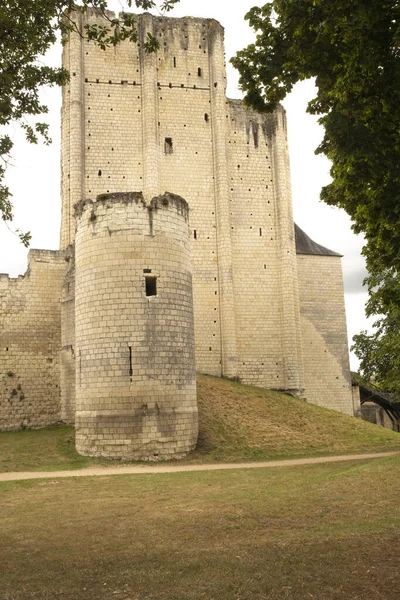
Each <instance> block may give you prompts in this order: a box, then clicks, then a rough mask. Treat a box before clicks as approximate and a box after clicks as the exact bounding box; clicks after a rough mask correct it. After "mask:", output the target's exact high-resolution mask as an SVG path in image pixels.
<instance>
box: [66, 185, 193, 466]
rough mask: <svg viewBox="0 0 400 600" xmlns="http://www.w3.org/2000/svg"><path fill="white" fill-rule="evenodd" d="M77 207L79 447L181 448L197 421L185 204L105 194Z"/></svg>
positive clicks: (103, 452) (131, 453)
mask: <svg viewBox="0 0 400 600" xmlns="http://www.w3.org/2000/svg"><path fill="white" fill-rule="evenodd" d="M77 211H78V212H77V215H78V216H77V224H78V228H77V235H76V277H75V281H76V287H75V290H76V291H75V321H76V335H75V355H76V440H77V449H78V451H79V452H80V453H82V454H87V455H91V456H106V457H112V458H125V459H143V460H158V459H168V458H173V457H180V456H183V455H184V454H186V453H187V452H188V451H189V450H191V449H192V448H194V446H195V444H196V440H197V430H198V425H197V403H196V369H195V361H194V330H193V299H192V277H191V269H190V245H189V229H188V207H187V204H186V202H185V201H184V200H183V199H182V198H180V197H179V196H175V195H171V194H165V195H163V196H161V197H159V198H154V199H153V200H152V201H151V203H150V204H149V205H146V204H145V202H144V200H143V195H142V194H141V193H130V194H108V195H107V194H106V195H105V196H103V197H98V198H97V202H91V201H86V202H84V203H81V205H78V207H77Z"/></svg>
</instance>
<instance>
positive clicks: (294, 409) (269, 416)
mask: <svg viewBox="0 0 400 600" xmlns="http://www.w3.org/2000/svg"><path fill="white" fill-rule="evenodd" d="M198 401H199V415H200V435H199V444H198V448H197V449H196V450H195V452H193V453H191V454H190V456H188V457H187V458H186V459H185V462H211V461H215V460H221V461H240V460H268V459H273V458H280V457H282V458H295V457H296V456H317V455H324V454H346V453H353V452H354V453H360V452H378V451H384V450H400V434H398V433H394V432H392V431H389V430H387V429H383V428H381V427H378V426H376V425H372V424H370V423H366V422H364V421H361V420H360V419H354V418H352V417H348V416H346V415H342V414H339V413H337V412H333V411H329V410H326V409H324V408H320V407H318V406H314V405H311V404H306V403H305V402H303V401H301V400H297V399H296V398H292V397H290V396H286V395H285V394H280V393H278V392H272V391H270V390H263V389H260V388H254V387H251V386H246V385H241V384H238V383H233V382H230V381H226V380H224V379H219V378H217V377H208V376H204V375H199V377H198ZM99 462H100V461H94V460H92V459H88V458H84V457H81V456H79V455H78V454H77V453H76V452H75V449H74V440H73V429H72V428H70V427H60V428H53V429H45V430H41V431H19V432H7V433H0V471H24V470H26V471H33V470H58V469H76V468H82V467H85V466H88V465H90V464H98V463H99ZM108 464H109V463H108Z"/></svg>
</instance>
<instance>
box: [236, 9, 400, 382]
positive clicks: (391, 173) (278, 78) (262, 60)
mask: <svg viewBox="0 0 400 600" xmlns="http://www.w3.org/2000/svg"><path fill="white" fill-rule="evenodd" d="M246 18H247V19H248V20H249V23H250V25H251V26H252V27H253V28H254V30H255V31H256V32H257V38H256V42H255V43H254V44H252V45H250V46H248V47H247V48H245V49H244V50H243V51H241V52H239V53H238V54H237V56H236V57H235V58H234V59H233V60H232V62H233V64H234V66H235V67H236V68H237V69H238V70H239V72H240V84H241V87H242V89H243V90H244V92H245V94H246V98H245V102H246V103H247V104H248V105H250V106H252V107H254V108H256V109H257V110H260V111H271V110H273V109H274V108H275V107H276V105H277V103H278V102H279V101H281V100H282V99H283V98H284V97H285V96H286V94H288V93H289V92H290V91H291V90H292V88H293V86H294V84H295V83H297V82H298V81H301V80H304V79H308V78H311V77H314V78H315V83H316V88H317V95H316V97H315V98H314V99H313V100H311V102H309V104H308V108H307V110H308V112H309V113H311V114H314V115H319V123H320V124H321V125H322V126H323V127H324V130H325V133H324V138H323V140H322V142H321V144H320V146H319V147H318V148H317V149H316V153H317V154H325V155H326V156H327V157H328V158H329V159H330V161H331V163H332V167H331V176H332V182H331V183H330V184H329V185H328V186H326V187H324V188H323V189H322V191H321V199H322V200H323V201H325V202H326V203H327V204H330V205H333V206H337V207H340V208H344V209H345V211H346V212H347V213H348V214H349V215H350V217H351V219H352V227H353V229H354V231H355V232H356V233H360V232H363V233H364V235H365V238H366V245H365V247H364V249H363V254H364V255H365V258H366V263H367V269H368V271H369V274H370V275H369V277H368V278H367V280H366V283H367V284H368V289H369V293H370V299H369V302H368V304H367V315H368V316H371V315H378V316H379V318H378V320H377V322H376V324H375V327H376V332H375V333H374V334H373V335H372V336H368V335H367V334H366V333H365V332H362V333H361V334H359V335H358V336H356V337H355V346H354V349H355V352H356V354H357V355H358V357H359V358H361V369H362V370H363V371H364V374H366V375H371V374H372V373H375V374H376V375H377V376H378V378H379V381H380V384H381V385H382V384H383V385H386V387H389V388H391V389H394V388H397V389H399V390H400V376H399V375H398V373H399V372H400V370H399V367H400V358H399V357H400V322H399V319H400V275H399V273H400V251H399V249H400V2H399V0H335V1H334V2H332V0H272V2H270V3H268V4H266V5H265V6H263V7H262V8H259V7H255V8H253V9H252V10H251V11H250V12H249V13H248V14H247V15H246Z"/></svg>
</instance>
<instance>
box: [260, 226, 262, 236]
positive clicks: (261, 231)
mask: <svg viewBox="0 0 400 600" xmlns="http://www.w3.org/2000/svg"><path fill="white" fill-rule="evenodd" d="M260 235H262V229H261V227H260Z"/></svg>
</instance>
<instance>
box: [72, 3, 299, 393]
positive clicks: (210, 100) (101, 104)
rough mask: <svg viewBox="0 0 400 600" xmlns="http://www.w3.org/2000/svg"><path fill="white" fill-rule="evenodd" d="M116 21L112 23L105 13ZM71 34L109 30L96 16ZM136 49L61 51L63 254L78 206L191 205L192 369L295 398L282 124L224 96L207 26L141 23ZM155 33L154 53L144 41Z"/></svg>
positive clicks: (214, 28)
mask: <svg viewBox="0 0 400 600" xmlns="http://www.w3.org/2000/svg"><path fill="white" fill-rule="evenodd" d="M110 16H113V15H111V14H110ZM79 18H80V21H79V22H78V27H79V28H80V29H81V31H82V32H84V26H85V24H86V23H99V24H101V23H102V22H103V18H102V17H99V16H98V14H97V13H96V12H95V11H93V10H92V11H88V13H86V14H85V15H84V16H80V17H79ZM137 28H138V33H139V41H138V44H137V45H135V44H132V43H130V42H126V43H122V44H121V45H119V46H117V47H115V48H110V49H107V50H106V51H103V50H101V49H100V48H99V47H97V46H96V45H94V44H93V43H91V42H88V41H86V40H85V39H84V36H82V37H81V36H79V35H78V34H72V35H71V39H70V41H69V43H68V44H67V46H66V47H65V50H64V66H65V67H66V68H67V69H68V70H69V72H70V75H71V81H70V85H69V87H67V88H65V90H64V101H63V114H62V121H63V131H62V139H63V141H62V144H63V153H62V193H63V215H62V229H61V246H62V247H63V248H65V247H67V246H68V245H69V244H72V243H73V242H74V239H75V227H76V223H75V216H74V208H73V207H74V205H75V204H76V203H77V202H80V201H81V199H82V198H93V199H95V198H96V196H97V195H98V194H108V193H116V192H124V193H125V192H130V191H132V190H136V191H141V192H142V193H143V196H144V198H145V199H146V201H149V200H151V198H152V197H154V196H158V195H160V194H162V193H163V192H164V191H165V190H168V191H170V192H173V193H174V194H178V195H179V196H182V197H183V198H185V200H186V201H187V202H188V204H189V207H190V230H191V231H190V238H191V240H190V241H191V257H192V273H193V295H194V318H195V340H196V344H195V347H196V365H197V369H198V370H199V371H201V372H204V373H209V374H213V375H219V376H220V375H223V376H227V377H239V378H241V379H242V380H243V381H245V382H247V383H251V384H255V385H260V386H265V387H270V388H279V389H286V390H290V391H293V392H295V393H298V392H299V391H300V390H301V389H302V388H303V387H304V382H303V374H302V346H301V334H300V309H299V293H298V281H297V265H296V247H295V239H294V228H293V218H292V205H291V191H290V178H289V160H288V149H287V134H286V118H285V113H284V111H283V109H282V108H279V109H278V110H277V111H276V112H275V113H274V114H272V115H267V116H265V115H264V116H262V115H259V114H257V113H255V112H254V111H250V110H247V109H245V108H244V107H243V106H242V103H241V102H240V101H236V100H228V99H227V98H226V96H225V88H226V75H225V64H224V34H223V28H222V27H221V25H220V24H219V23H218V22H216V21H214V20H210V19H196V18H184V19H170V18H161V17H153V16H151V15H149V14H143V15H140V16H138V17H137ZM148 33H151V34H152V35H154V36H156V37H157V39H158V40H159V42H160V50H159V51H157V52H155V53H151V54H148V53H146V52H145V50H144V41H145V40H146V36H147V34H148Z"/></svg>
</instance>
